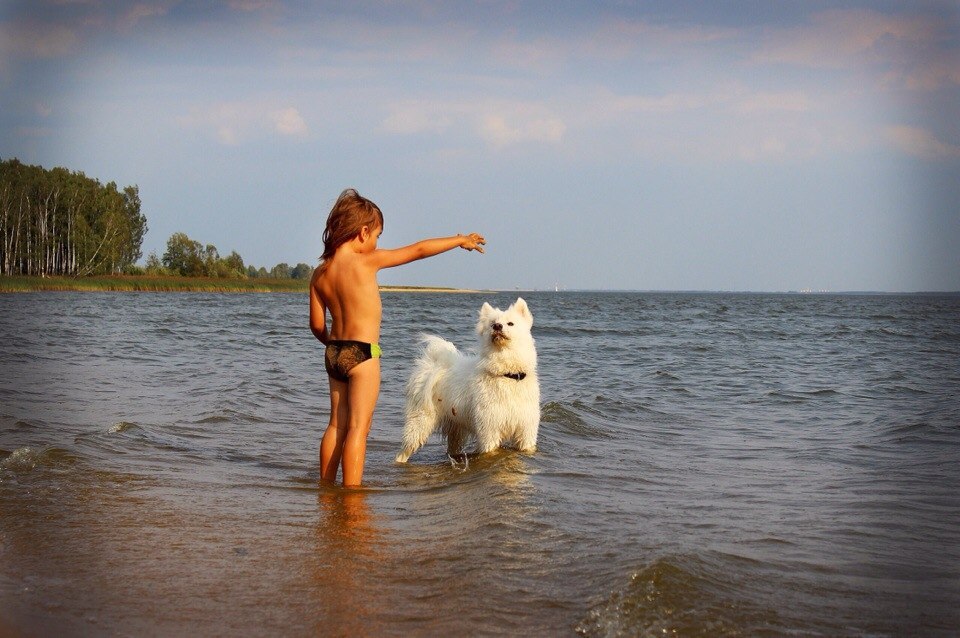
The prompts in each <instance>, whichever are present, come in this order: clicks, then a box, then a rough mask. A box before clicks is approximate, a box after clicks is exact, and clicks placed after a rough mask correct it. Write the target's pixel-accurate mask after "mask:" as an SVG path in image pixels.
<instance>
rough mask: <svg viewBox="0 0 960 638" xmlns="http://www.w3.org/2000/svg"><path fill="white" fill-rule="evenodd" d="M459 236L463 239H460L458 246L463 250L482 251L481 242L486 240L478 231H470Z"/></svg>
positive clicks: (483, 242)
mask: <svg viewBox="0 0 960 638" xmlns="http://www.w3.org/2000/svg"><path fill="white" fill-rule="evenodd" d="M461 237H463V239H462V240H461V241H460V248H463V249H464V250H476V251H479V252H481V253H482V252H483V244H486V243H487V240H486V239H484V238H483V235H481V234H479V233H470V234H469V235H461Z"/></svg>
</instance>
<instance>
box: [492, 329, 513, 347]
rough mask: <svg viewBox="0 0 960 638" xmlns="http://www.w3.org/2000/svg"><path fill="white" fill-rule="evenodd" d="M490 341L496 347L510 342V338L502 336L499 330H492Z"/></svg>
mask: <svg viewBox="0 0 960 638" xmlns="http://www.w3.org/2000/svg"><path fill="white" fill-rule="evenodd" d="M490 341H491V342H493V343H495V344H497V345H500V344H501V343H506V342H507V341H510V337H508V336H507V335H505V334H503V333H502V332H500V331H499V330H494V331H493V334H492V335H490Z"/></svg>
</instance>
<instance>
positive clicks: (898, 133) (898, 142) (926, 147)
mask: <svg viewBox="0 0 960 638" xmlns="http://www.w3.org/2000/svg"><path fill="white" fill-rule="evenodd" d="M885 133H886V135H887V139H888V140H889V141H890V143H892V144H893V145H894V146H895V147H896V148H898V149H900V150H901V151H903V152H904V153H907V154H908V155H913V156H916V157H922V158H925V159H945V158H952V157H960V145H957V144H950V143H949V142H944V141H942V140H940V139H937V137H936V136H935V135H934V134H933V133H931V132H930V131H928V130H926V129H922V128H917V127H913V126H891V127H888V128H887V129H886V131H885Z"/></svg>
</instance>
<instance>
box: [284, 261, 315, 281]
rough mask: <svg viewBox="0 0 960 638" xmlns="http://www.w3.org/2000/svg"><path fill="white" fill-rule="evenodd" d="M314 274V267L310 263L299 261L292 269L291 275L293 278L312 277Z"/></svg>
mask: <svg viewBox="0 0 960 638" xmlns="http://www.w3.org/2000/svg"><path fill="white" fill-rule="evenodd" d="M311 276H313V268H311V267H310V265H309V264H304V263H302V262H301V263H299V264H297V265H296V266H294V267H293V270H291V271H290V277H292V278H293V279H310V277H311Z"/></svg>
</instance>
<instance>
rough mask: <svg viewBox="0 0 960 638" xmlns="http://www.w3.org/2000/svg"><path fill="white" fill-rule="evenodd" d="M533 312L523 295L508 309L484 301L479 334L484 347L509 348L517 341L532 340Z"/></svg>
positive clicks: (478, 327) (478, 323) (478, 326)
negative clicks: (495, 306) (501, 308)
mask: <svg viewBox="0 0 960 638" xmlns="http://www.w3.org/2000/svg"><path fill="white" fill-rule="evenodd" d="M532 327H533V314H532V313H531V312H530V308H528V307H527V302H526V301H524V300H523V299H522V298H521V297H517V300H516V301H515V302H513V304H511V305H510V307H509V308H507V309H506V310H500V309H499V308H494V307H493V306H491V305H490V304H488V303H484V304H483V307H481V308H480V320H479V321H478V322H477V334H478V335H480V344H481V346H483V347H489V346H493V347H496V348H507V347H510V345H511V344H512V343H513V342H515V341H518V340H519V341H523V342H525V343H528V342H529V341H530V340H531V337H530V329H531V328H532Z"/></svg>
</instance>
